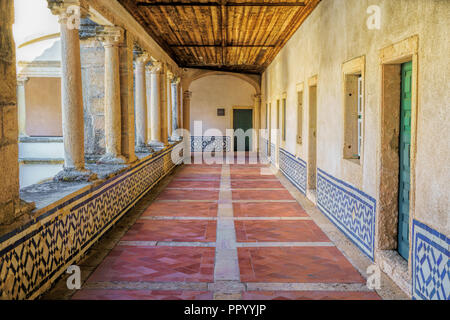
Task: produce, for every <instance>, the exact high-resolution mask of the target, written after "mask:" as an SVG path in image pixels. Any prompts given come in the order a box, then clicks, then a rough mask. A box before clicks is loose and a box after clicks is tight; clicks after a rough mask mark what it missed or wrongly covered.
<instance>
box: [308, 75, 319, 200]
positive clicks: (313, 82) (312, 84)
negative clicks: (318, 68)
mask: <svg viewBox="0 0 450 320" xmlns="http://www.w3.org/2000/svg"><path fill="white" fill-rule="evenodd" d="M317 80H318V76H317V75H314V76H312V77H311V78H309V80H308V161H307V164H308V165H307V183H306V189H307V194H310V195H311V196H312V198H311V200H313V202H315V201H316V199H315V195H313V194H311V192H308V191H312V193H314V192H317V168H318V165H317V160H318V157H317V155H318V149H317V146H318V129H319V126H318V115H319V114H318V113H319V112H318V111H319V103H318V100H319V88H318V85H317V84H318V81H317ZM312 87H316V101H315V113H316V114H315V121H316V137H315V141H316V146H315V150H314V158H315V159H314V160H315V161H314V162H315V164H314V167H315V168H314V169H315V173H314V175H315V181H316V187H315V188H311V186H310V182H311V157H312V156H313V155H312V154H311V144H310V143H311V88H312Z"/></svg>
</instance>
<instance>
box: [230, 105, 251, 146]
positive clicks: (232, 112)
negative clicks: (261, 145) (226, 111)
mask: <svg viewBox="0 0 450 320" xmlns="http://www.w3.org/2000/svg"><path fill="white" fill-rule="evenodd" d="M248 109H250V110H252V129H253V135H252V144H251V148H250V149H251V150H250V151H249V152H254V151H255V150H257V149H256V143H257V142H256V140H255V139H256V132H255V131H256V130H255V124H256V123H255V111H254V110H253V109H254V108H253V106H233V107H232V108H231V116H230V128H231V129H232V130H233V137H232V138H231V150H232V151H233V152H235V151H234V110H248Z"/></svg>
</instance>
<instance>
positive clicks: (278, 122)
mask: <svg viewBox="0 0 450 320" xmlns="http://www.w3.org/2000/svg"><path fill="white" fill-rule="evenodd" d="M280 121H281V117H280V100H277V129H278V130H279V129H280V128H281V125H280Z"/></svg>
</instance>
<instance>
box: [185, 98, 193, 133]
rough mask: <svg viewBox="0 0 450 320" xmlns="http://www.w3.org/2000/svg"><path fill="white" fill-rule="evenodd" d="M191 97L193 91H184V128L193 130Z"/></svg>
mask: <svg viewBox="0 0 450 320" xmlns="http://www.w3.org/2000/svg"><path fill="white" fill-rule="evenodd" d="M191 98H192V92H191V91H189V90H186V91H185V92H184V93H183V128H184V129H186V130H191Z"/></svg>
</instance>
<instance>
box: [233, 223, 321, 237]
mask: <svg viewBox="0 0 450 320" xmlns="http://www.w3.org/2000/svg"><path fill="white" fill-rule="evenodd" d="M234 225H235V227H236V238H237V241H238V242H261V241H275V242H328V241H330V239H328V237H327V236H326V235H325V233H323V231H322V230H321V229H320V228H319V227H318V226H317V225H316V224H315V223H314V221H310V220H306V221H305V220H303V221H286V220H284V221H235V222H234Z"/></svg>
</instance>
